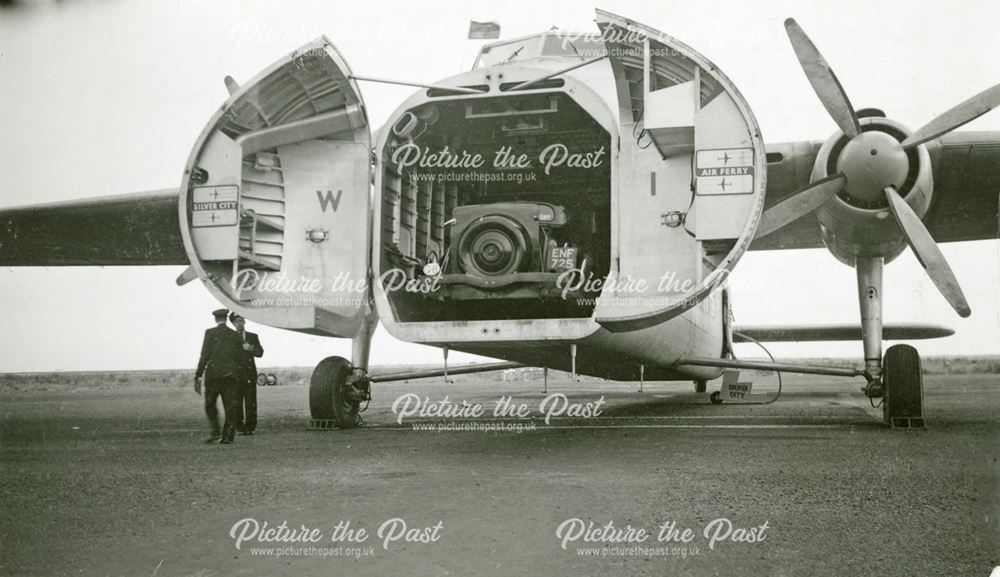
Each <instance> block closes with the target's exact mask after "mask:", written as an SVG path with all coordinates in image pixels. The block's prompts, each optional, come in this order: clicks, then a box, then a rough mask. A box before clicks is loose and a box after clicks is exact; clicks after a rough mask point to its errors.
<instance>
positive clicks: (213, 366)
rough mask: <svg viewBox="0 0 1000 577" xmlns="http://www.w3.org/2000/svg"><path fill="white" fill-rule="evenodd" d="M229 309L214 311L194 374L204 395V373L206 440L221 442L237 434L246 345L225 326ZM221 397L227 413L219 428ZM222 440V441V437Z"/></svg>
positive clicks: (197, 384) (225, 441)
mask: <svg viewBox="0 0 1000 577" xmlns="http://www.w3.org/2000/svg"><path fill="white" fill-rule="evenodd" d="M228 313H229V311H228V310H226V309H218V310H216V311H213V312H212V316H214V317H215V326H214V327H213V328H210V329H208V330H207V331H205V339H204V340H203V341H202V343H201V357H200V358H199V359H198V369H197V370H196V371H195V374H194V391H195V392H196V393H198V394H199V395H200V394H201V377H202V375H204V376H205V414H206V415H207V416H208V424H209V427H210V428H211V432H210V434H209V436H208V437H206V438H205V442H206V443H213V442H215V441H220V442H222V443H226V444H228V443H232V442H233V437H234V436H235V435H236V424H237V423H238V422H239V409H238V407H239V405H238V404H237V403H238V387H239V378H240V377H239V373H240V361H241V358H242V356H243V354H244V353H243V347H242V346H240V337H239V335H238V334H237V333H236V331H234V330H233V329H231V328H229V327H227V326H226V315H227V314H228ZM220 395H221V396H222V407H223V410H224V411H225V412H226V420H225V424H224V425H223V427H222V431H219V412H218V408H217V407H216V402H217V400H218V398H219V396H220ZM220 439H221V440H220Z"/></svg>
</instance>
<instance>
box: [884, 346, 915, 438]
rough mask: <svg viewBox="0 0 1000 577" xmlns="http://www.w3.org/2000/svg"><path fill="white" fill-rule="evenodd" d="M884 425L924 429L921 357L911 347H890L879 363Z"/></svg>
mask: <svg viewBox="0 0 1000 577" xmlns="http://www.w3.org/2000/svg"><path fill="white" fill-rule="evenodd" d="M882 379H883V381H884V383H885V399H884V402H883V405H882V415H883V418H884V419H885V424H887V425H889V426H890V427H894V428H896V427H898V428H917V429H919V428H923V426H924V382H923V371H922V370H921V367H920V354H919V353H918V352H917V349H915V348H913V347H911V346H910V345H893V346H891V347H889V348H888V350H886V351H885V357H884V358H883V360H882Z"/></svg>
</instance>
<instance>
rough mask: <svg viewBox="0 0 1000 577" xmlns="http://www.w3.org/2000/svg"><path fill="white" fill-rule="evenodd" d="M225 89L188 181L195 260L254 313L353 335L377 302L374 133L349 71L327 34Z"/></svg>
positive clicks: (184, 210)
mask: <svg viewBox="0 0 1000 577" xmlns="http://www.w3.org/2000/svg"><path fill="white" fill-rule="evenodd" d="M220 84H221V82H220ZM226 84H227V87H228V88H229V89H230V92H231V95H230V97H229V99H228V100H227V101H226V102H225V104H224V105H223V106H222V108H221V109H220V110H219V112H218V113H217V114H216V115H215V116H214V117H212V119H211V120H210V121H209V123H208V125H207V126H206V127H205V130H204V131H203V132H202V134H201V136H200V137H199V139H198V141H197V142H196V144H195V146H194V149H193V151H192V153H191V156H190V158H189V160H188V163H187V165H186V167H185V171H184V179H183V182H182V184H181V196H180V206H179V211H180V221H181V229H182V232H183V234H184V244H185V248H186V250H187V252H188V257H189V259H190V262H191V263H192V266H193V267H194V269H195V271H196V272H197V273H198V276H199V277H200V278H201V279H202V281H203V282H204V283H205V284H206V286H207V287H208V288H209V290H211V291H212V293H213V294H214V295H215V296H216V298H218V299H219V300H220V301H222V302H223V303H224V304H226V305H227V306H228V307H230V308H231V309H233V310H235V311H237V312H239V313H240V314H242V315H243V316H245V317H247V318H249V319H251V320H254V321H256V322H260V323H264V324H268V325H271V326H275V327H281V328H287V329H295V330H301V331H305V332H310V333H316V334H323V335H331V336H340V337H352V336H354V335H355V334H356V333H357V331H358V329H359V328H360V326H361V324H362V321H363V317H364V314H365V311H366V308H367V294H368V293H367V282H368V270H369V259H370V250H369V237H370V226H371V225H370V223H371V219H370V217H369V214H370V204H371V202H370V170H371V153H370V148H371V144H370V143H371V134H370V131H369V123H368V118H367V116H366V113H365V109H364V104H363V102H362V100H361V93H360V91H359V90H358V87H357V85H356V83H355V82H354V80H353V79H352V78H351V76H350V69H349V68H348V67H347V64H346V62H345V61H344V59H343V57H342V56H341V54H340V53H339V52H338V51H337V49H336V48H335V47H334V46H333V44H331V43H330V41H329V40H327V39H326V38H320V39H318V40H316V41H313V42H311V43H309V44H307V45H306V46H303V47H302V48H300V49H299V50H296V51H295V52H293V53H291V54H289V55H287V56H285V57H284V58H282V59H280V60H279V61H277V62H276V63H274V64H273V65H271V66H270V67H269V68H267V69H266V70H264V71H263V72H262V73H260V74H259V75H258V76H257V77H256V78H254V79H253V80H251V81H250V82H248V83H246V84H244V85H243V86H239V87H238V86H236V85H235V82H232V81H231V80H230V79H228V78H227V82H226Z"/></svg>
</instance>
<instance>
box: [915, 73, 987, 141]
mask: <svg viewBox="0 0 1000 577" xmlns="http://www.w3.org/2000/svg"><path fill="white" fill-rule="evenodd" d="M997 106H1000V84H997V85H996V86H993V87H992V88H987V89H986V90H983V91H982V92H980V93H979V94H977V95H975V96H973V97H972V98H970V99H968V100H966V101H965V102H963V103H961V104H959V105H958V106H956V107H954V108H952V109H951V110H949V111H948V112H945V113H944V114H942V115H940V116H938V117H937V118H935V119H934V120H932V121H930V122H928V123H927V124H925V125H923V126H922V127H920V130H917V131H916V132H914V133H913V134H911V135H910V136H909V137H908V138H907V139H906V140H904V141H903V148H904V149H906V150H909V149H911V148H913V147H914V146H917V145H920V144H923V143H925V142H927V141H928V140H934V139H935V138H937V137H939V136H941V135H943V134H947V133H949V132H951V131H952V130H955V129H956V128H958V127H959V126H962V125H963V124H966V123H967V122H972V121H973V120H975V119H977V118H979V117H980V116H982V115H984V114H986V113H987V112H989V111H991V110H993V109H994V108H996V107H997Z"/></svg>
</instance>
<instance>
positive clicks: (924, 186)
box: [812, 117, 934, 266]
mask: <svg viewBox="0 0 1000 577" xmlns="http://www.w3.org/2000/svg"><path fill="white" fill-rule="evenodd" d="M860 123H861V129H862V134H861V135H859V136H858V137H857V138H854V139H848V138H847V137H846V136H845V135H844V134H843V133H841V132H837V133H836V134H834V135H833V136H831V137H830V138H829V139H828V140H827V141H826V142H825V143H824V144H823V146H822V147H821V148H820V150H819V154H818V155H817V157H816V163H815V165H814V166H813V173H812V180H813V181H814V182H815V181H816V180H819V179H822V178H826V177H828V176H831V175H834V174H837V173H838V172H842V173H843V174H844V175H845V176H846V177H847V184H846V185H845V187H844V190H842V191H841V192H840V193H839V194H838V195H837V196H836V197H835V198H833V199H832V200H831V201H829V202H827V203H826V204H825V205H823V206H822V207H820V209H818V210H817V211H816V216H817V218H818V219H819V223H820V235H821V237H822V239H823V243H824V244H825V245H826V247H827V248H828V249H829V250H830V252H831V253H832V254H833V255H834V256H835V257H836V258H837V259H838V260H840V261H841V262H843V263H845V264H847V265H849V266H854V262H855V259H856V258H857V257H878V256H881V257H884V258H885V260H886V262H889V261H891V260H892V259H894V258H896V257H897V256H899V254H900V253H901V252H902V251H903V249H904V248H906V239H905V238H904V237H903V234H902V232H901V231H900V229H899V227H898V226H896V222H895V220H894V219H893V217H892V213H891V212H890V210H889V205H888V201H887V200H886V198H885V194H884V192H883V191H884V190H885V188H886V187H888V186H892V187H894V188H895V189H896V191H897V192H898V193H899V195H900V196H901V197H903V199H904V200H905V201H906V202H907V204H909V205H910V207H912V208H913V210H914V211H915V212H916V213H917V214H918V215H919V216H921V217H923V216H924V215H925V214H926V213H927V209H928V207H929V206H930V202H931V197H932V195H933V191H934V178H933V173H932V167H931V159H930V155H929V153H928V152H927V148H926V147H925V146H924V145H921V146H917V147H915V148H913V149H911V150H909V151H904V150H903V148H902V146H901V145H900V143H901V142H902V141H903V140H905V139H906V137H907V136H909V135H910V133H911V131H910V130H909V129H908V128H906V127H905V126H903V125H902V124H900V123H898V122H896V121H894V120H890V119H888V118H883V117H874V118H873V117H869V118H862V119H861V120H860Z"/></svg>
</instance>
